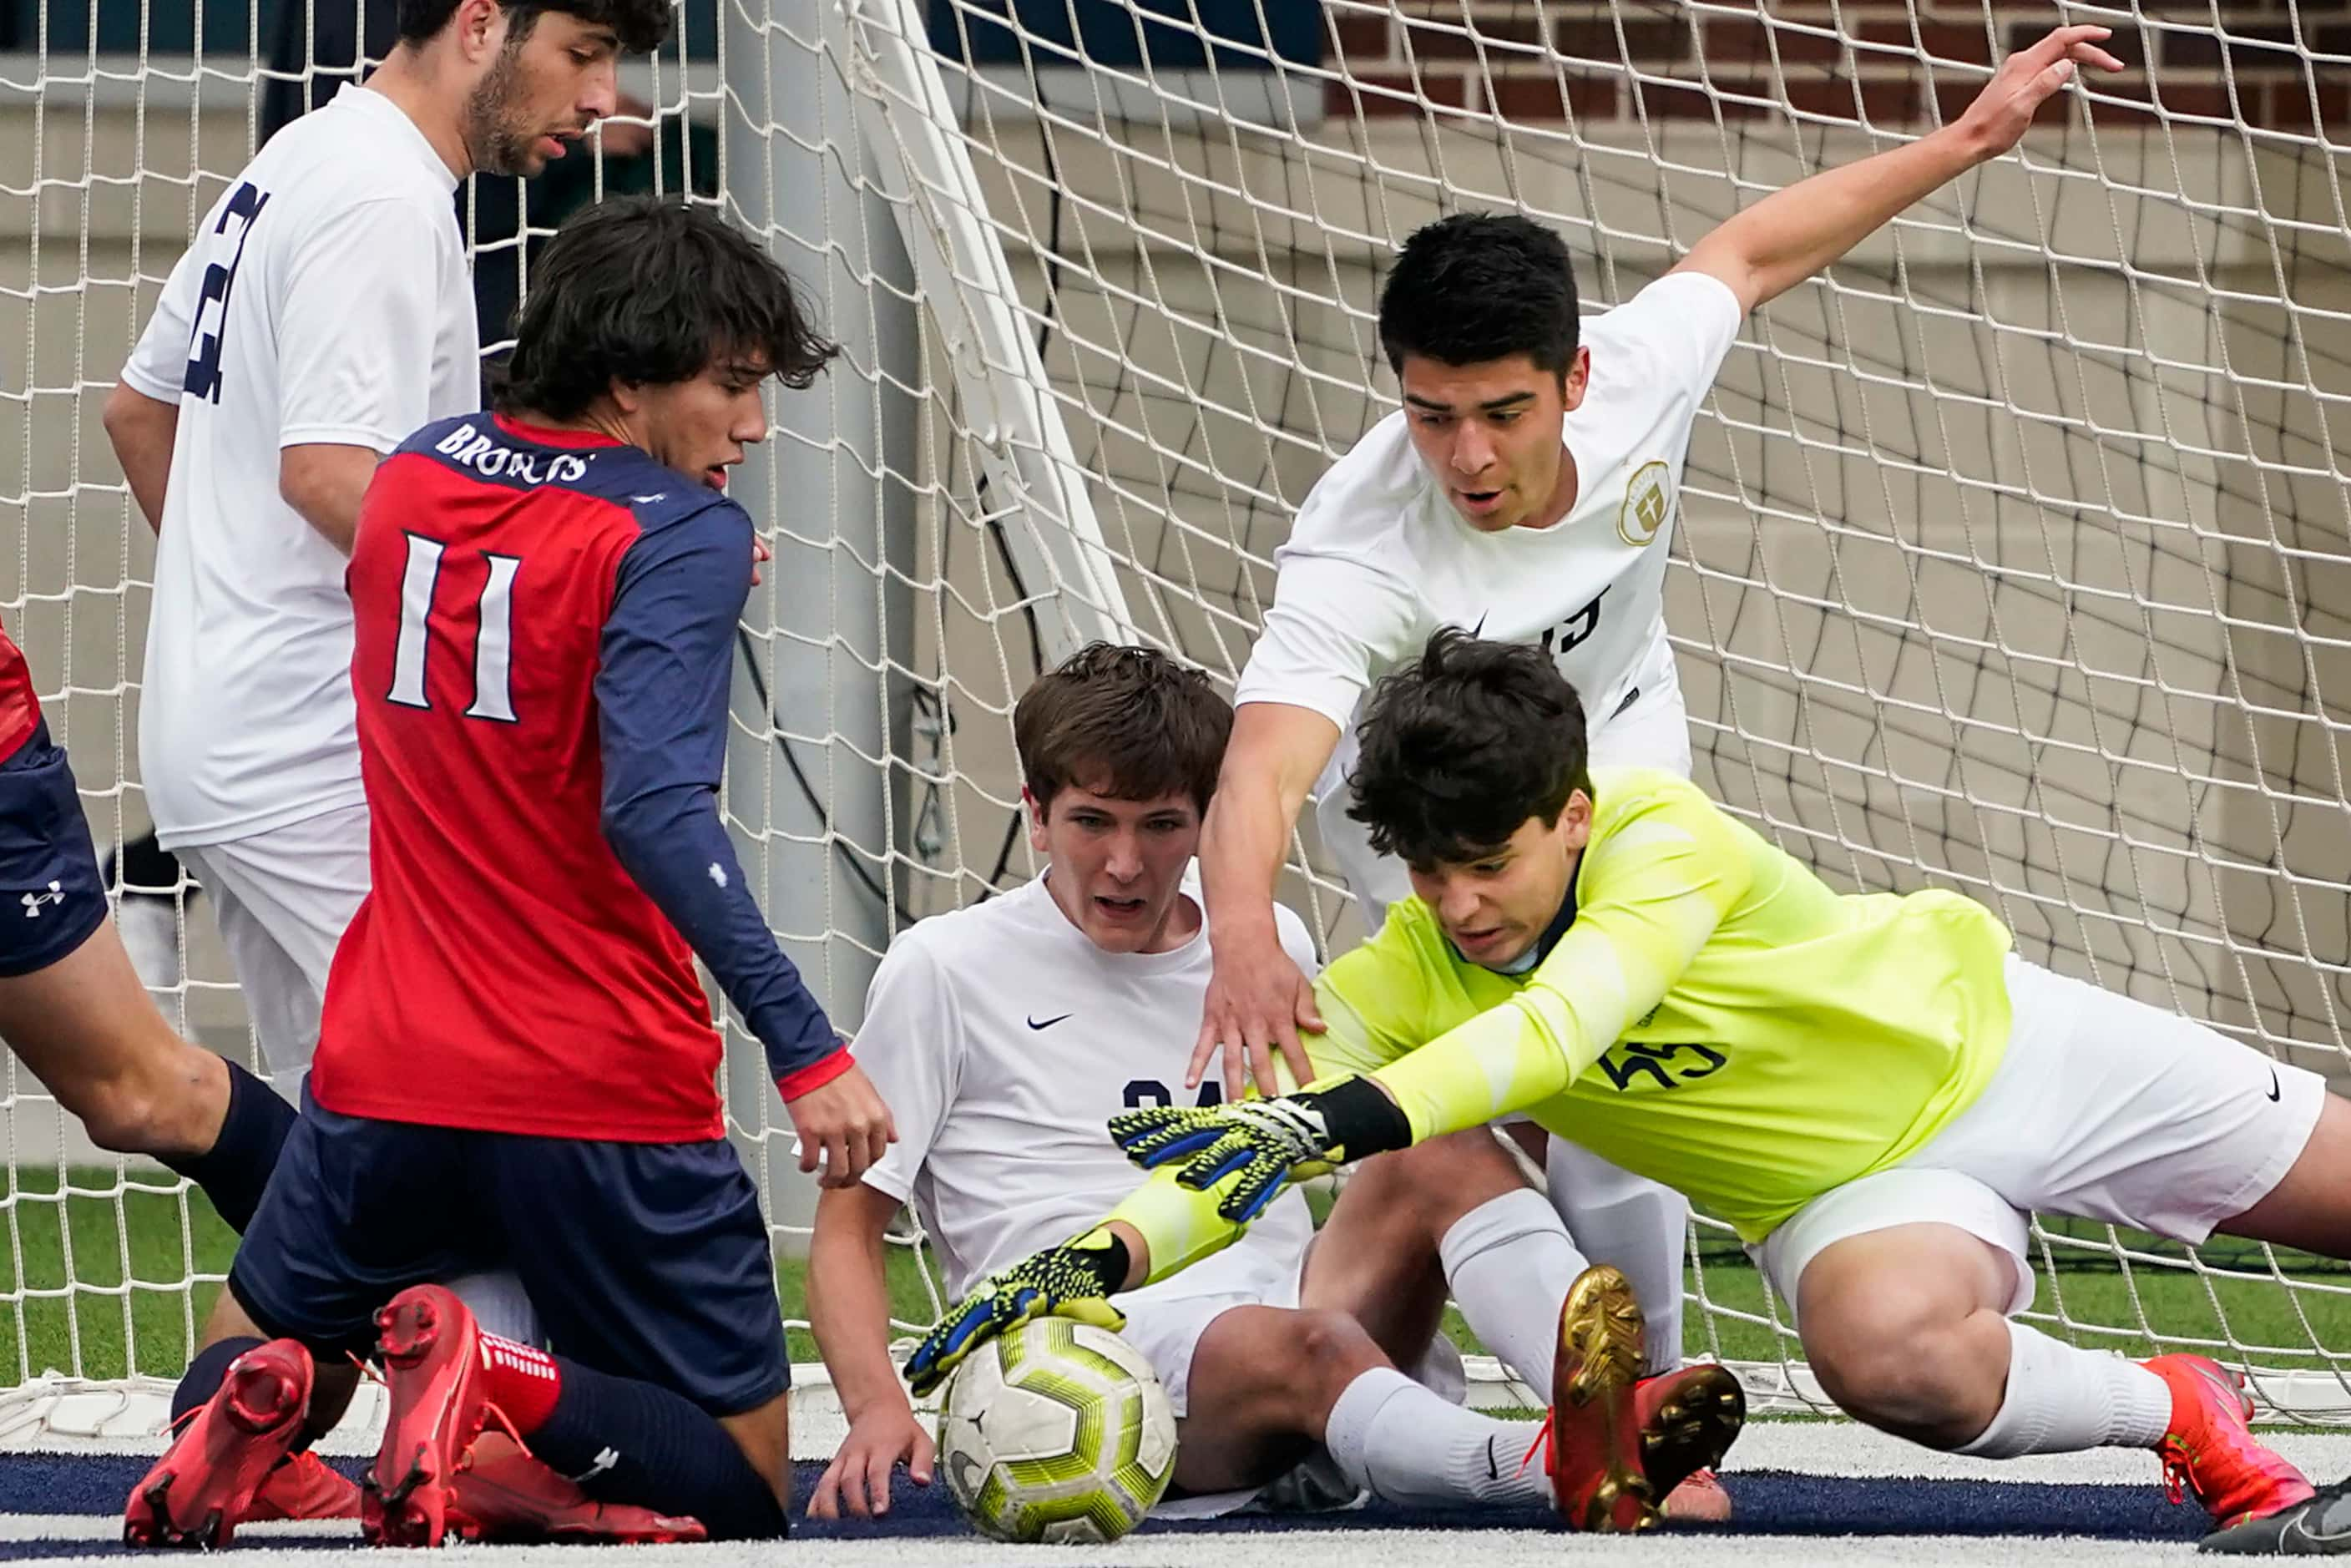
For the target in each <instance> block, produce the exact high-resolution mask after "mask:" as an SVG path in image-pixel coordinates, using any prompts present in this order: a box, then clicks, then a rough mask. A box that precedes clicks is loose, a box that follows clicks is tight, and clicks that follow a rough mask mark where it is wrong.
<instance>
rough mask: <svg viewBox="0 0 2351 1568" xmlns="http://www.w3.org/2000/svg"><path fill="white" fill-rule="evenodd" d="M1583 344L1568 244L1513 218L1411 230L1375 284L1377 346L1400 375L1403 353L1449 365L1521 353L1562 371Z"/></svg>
mask: <svg viewBox="0 0 2351 1568" xmlns="http://www.w3.org/2000/svg"><path fill="white" fill-rule="evenodd" d="M1581 340H1582V325H1581V322H1580V320H1579V319H1578V317H1577V315H1576V306H1575V272H1574V269H1573V267H1571V266H1570V265H1569V263H1568V257H1567V244H1566V242H1565V241H1563V240H1562V239H1561V238H1560V237H1559V235H1556V234H1554V233H1552V231H1551V230H1550V229H1547V228H1545V227H1543V225H1541V224H1539V223H1536V222H1534V221H1533V220H1532V219H1530V218H1522V217H1519V216H1517V215H1516V214H1485V213H1456V214H1453V215H1452V216H1451V217H1447V218H1439V219H1437V221H1436V222H1435V223H1433V224H1429V225H1426V226H1425V227H1422V228H1420V229H1418V230H1416V231H1415V232H1414V234H1413V235H1412V236H1411V237H1410V238H1409V239H1407V240H1405V242H1404V248H1403V249H1402V250H1400V251H1398V252H1397V253H1396V258H1395V267H1391V268H1390V269H1389V271H1388V277H1387V281H1386V282H1385V283H1384V284H1383V285H1382V286H1381V287H1380V348H1381V350H1382V351H1384V353H1385V354H1386V355H1387V357H1388V368H1389V369H1390V370H1392V371H1398V372H1401V371H1403V370H1404V357H1405V355H1406V354H1418V355H1421V356H1422V357H1423V358H1426V359H1431V360H1435V361H1437V362H1439V363H1440V364H1447V365H1477V364H1483V363H1485V362H1486V361H1489V360H1503V359H1508V358H1510V356H1511V355H1512V354H1524V355H1526V356H1527V357H1528V358H1530V359H1531V360H1533V361H1534V362H1535V363H1536V365H1538V366H1539V367H1541V369H1543V370H1546V371H1551V372H1552V374H1553V375H1555V376H1564V375H1566V374H1567V367H1568V366H1569V364H1571V363H1572V362H1573V361H1574V359H1575V349H1576V344H1577V343H1578V342H1580V341H1581Z"/></svg>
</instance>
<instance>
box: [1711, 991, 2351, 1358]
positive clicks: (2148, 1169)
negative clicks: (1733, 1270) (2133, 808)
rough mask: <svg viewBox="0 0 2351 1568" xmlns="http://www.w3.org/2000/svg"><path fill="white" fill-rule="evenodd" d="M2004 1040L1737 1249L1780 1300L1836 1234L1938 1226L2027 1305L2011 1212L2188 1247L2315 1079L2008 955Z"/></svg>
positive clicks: (2275, 1142)
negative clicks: (1998, 1267)
mask: <svg viewBox="0 0 2351 1568" xmlns="http://www.w3.org/2000/svg"><path fill="white" fill-rule="evenodd" d="M2008 998H2009V1005H2010V1007H2011V1009H2012V1011H2013V1015H2014V1020H2015V1021H2014V1024H2013V1027H2012V1029H2011V1032H2010V1035H2009V1042H2008V1053H2007V1055H2006V1057H2005V1058H2004V1059H2003V1060H2002V1061H2001V1064H2000V1068H1999V1071H1996V1072H1995V1073H1994V1074H1993V1075H1992V1080H1991V1082H1990V1083H1989V1084H1987V1085H1985V1087H1984V1092H1983V1094H1982V1096H1981V1097H1980V1099H1978V1100H1977V1101H1976V1103H1974V1104H1973V1105H1970V1107H1968V1109H1967V1110H1966V1111H1965V1112H1963V1113H1960V1115H1959V1120H1957V1121H1955V1122H1953V1123H1952V1124H1950V1125H1949V1126H1948V1127H1946V1128H1944V1129H1943V1130H1942V1132H1940V1133H1938V1134H1936V1135H1935V1137H1934V1138H1933V1139H1932V1140H1930V1141H1929V1142H1928V1145H1927V1146H1926V1147H1924V1148H1922V1149H1920V1150H1919V1151H1918V1152H1917V1154H1915V1155H1911V1156H1910V1157H1909V1158H1908V1159H1907V1160H1905V1161H1904V1162H1903V1163H1902V1164H1901V1165H1899V1166H1896V1167H1895V1168H1894V1169H1892V1170H1887V1171H1880V1172H1879V1173H1878V1174H1877V1175H1876V1176H1864V1177H1862V1178H1861V1179H1860V1180H1859V1181H1855V1182H1848V1183H1846V1184H1845V1185H1844V1186H1841V1187H1837V1188H1835V1189H1834V1190H1833V1191H1830V1192H1825V1193H1823V1194H1822V1195H1821V1196H1820V1197H1816V1198H1814V1199H1813V1201H1812V1202H1811V1203H1809V1204H1806V1205H1805V1206H1804V1207H1802V1208H1801V1209H1799V1210H1797V1212H1796V1213H1795V1215H1794V1216H1793V1217H1792V1218H1790V1219H1788V1220H1787V1221H1786V1222H1785V1223H1784V1224H1782V1226H1781V1227H1780V1228H1778V1229H1777V1230H1774V1231H1773V1232H1771V1235H1769V1236H1767V1237H1765V1238H1764V1239H1763V1241H1762V1243H1761V1246H1758V1247H1752V1248H1750V1249H1748V1250H1749V1251H1750V1253H1751V1254H1753V1255H1754V1257H1755V1258H1756V1260H1757V1261H1758V1262H1759V1263H1761V1266H1762V1268H1763V1270H1764V1271H1765V1272H1766V1274H1767V1275H1768V1276H1769V1277H1770V1279H1771V1286H1772V1289H1774V1290H1776V1291H1779V1292H1780V1294H1781V1296H1782V1298H1783V1299H1784V1300H1785V1301H1787V1302H1788V1303H1789V1306H1790V1309H1791V1310H1793V1308H1794V1304H1795V1302H1796V1300H1797V1296H1796V1285H1797V1282H1798V1281H1800V1280H1801V1279H1802V1277H1803V1272H1804V1267H1805V1265H1806V1264H1808V1263H1810V1262H1811V1261H1812V1260H1813V1259H1814V1258H1815V1257H1817V1256H1819V1254H1820V1253H1821V1251H1822V1249H1824V1248H1826V1247H1828V1246H1829V1245H1831V1244H1832V1243H1834V1242H1837V1241H1842V1240H1844V1239H1845V1238H1847V1237H1849V1236H1861V1235H1865V1234H1866V1233H1868V1232H1870V1231H1873V1230H1883V1229H1886V1228H1888V1227H1890V1226H1896V1225H1915V1224H1922V1223H1937V1224H1943V1225H1953V1226H1957V1227H1958V1228H1960V1229H1962V1230H1965V1231H1967V1232H1968V1233H1970V1235H1973V1236H1977V1237H1980V1238H1981V1239H1983V1240H1985V1241H1988V1242H1990V1243H1991V1245H1992V1246H1994V1247H1997V1248H1999V1249H2001V1251H2003V1252H2006V1253H2008V1254H2009V1255H2010V1256H2011V1258H2013V1259H2014V1260H2015V1261H2016V1281H2017V1283H2016V1290H2015V1292H2014V1294H2013V1296H2012V1297H2011V1300H2010V1301H2009V1305H2008V1310H2009V1311H2010V1312H2022V1311H2023V1310H2024V1309H2025V1308H2026V1307H2028V1306H2031V1305H2032V1293H2033V1273H2032V1254H2031V1252H2030V1251H2029V1249H2028V1244H2027V1240H2026V1231H2027V1225H2028V1215H2029V1211H2032V1210H2036V1209H2037V1210H2041V1211H2043V1212H2045V1213H2050V1214H2064V1215H2072V1216H2074V1217H2076V1218H2083V1219H2095V1220H2103V1221H2105V1222H2106V1223H2108V1224H2111V1225H2126V1226H2132V1227H2135V1228H2138V1229H2141V1230H2151V1231H2154V1232H2155V1233H2156V1234H2157V1235H2158V1236H2165V1237H2168V1238H2170V1239H2172V1240H2175V1241H2184V1242H2187V1243H2189V1245H2191V1246H2193V1245H2196V1244H2198V1243H2200V1242H2202V1241H2203V1240H2204V1239H2206V1238H2208V1237H2209V1236H2210V1235H2211V1234H2212V1228H2213V1227H2214V1226H2215V1225H2218V1224H2219V1223H2220V1222H2221V1221H2222V1220H2226V1219H2230V1218H2234V1217H2235V1216H2237V1215H2240V1214H2242V1213H2243V1212H2244V1211H2245V1210H2246V1209H2248V1208H2251V1207H2252V1206H2253V1205H2254V1204H2256V1203H2258V1202H2260V1201H2261V1200H2262V1198H2263V1197H2267V1196H2268V1195H2269V1193H2270V1191H2271V1190H2272V1189H2273V1188H2274V1187H2275V1186H2277V1184H2278V1183H2279V1182H2280V1181H2282V1180H2283V1179H2284V1176H2285V1174H2286V1172H2287V1171H2288V1170H2289V1169H2291V1168H2292V1167H2293V1166H2294V1161H2295V1160H2296V1159H2298V1158H2299V1157H2301V1155H2302V1151H2303V1148H2304V1145H2307V1144H2308V1143H2309V1142H2310V1134H2311V1131H2312V1129H2313V1128H2314V1127H2316V1126H2317V1124H2318V1113H2319V1110H2320V1108H2321V1107H2322V1106H2323V1105H2324V1104H2325V1100H2326V1081H2325V1079H2324V1078H2322V1077H2320V1076H2319V1075H2318V1074H2317V1073H2315V1072H2312V1071H2308V1070H2307V1069H2304V1068H2301V1067H2296V1066H2294V1065H2292V1064H2290V1063H2287V1062H2282V1061H2273V1060H2271V1059H2270V1058H2269V1057H2268V1056H2265V1055H2263V1054H2262V1052H2261V1051H2255V1050H2253V1049H2252V1047H2250V1046H2246V1045H2242V1044H2240V1043H2238V1042H2237V1041H2235V1040H2230V1039H2228V1038H2227V1037H2225V1036H2223V1035H2220V1034H2219V1033H2216V1032H2215V1031H2214V1030H2210V1029H2208V1028H2206V1027H2205V1026H2204V1025H2203V1024H2200V1023H2198V1022H2196V1021H2195V1020H2194V1019H2184V1018H2181V1017H2179V1015H2178V1014H2177V1013H2173V1012H2170V1011H2168V1010H2167V1009H2162V1008H2157V1007H2150V1006H2149V1005H2147V1003H2145V1002H2139V1001H2134V1000H2132V999H2131V998H2128V997H2122V996H2117V995H2116V994H2115V993H2114V992H2112V991H2107V990H2104V989H2101V988H2098V987H2096V986H2092V985H2088V984H2085V982H2083V981H2080V980H2074V979H2068V978H2066V977H2064V976H2063V975H2057V974H2053V973H2051V972H2050V971H2049V970H2047V969H2044V968H2043V967H2040V966H2039V965H2037V964H2028V963H2026V962H2025V961H2024V960H2022V959H2021V958H2018V957H2015V956H2012V955H2011V956H2010V958H2009V960H2008Z"/></svg>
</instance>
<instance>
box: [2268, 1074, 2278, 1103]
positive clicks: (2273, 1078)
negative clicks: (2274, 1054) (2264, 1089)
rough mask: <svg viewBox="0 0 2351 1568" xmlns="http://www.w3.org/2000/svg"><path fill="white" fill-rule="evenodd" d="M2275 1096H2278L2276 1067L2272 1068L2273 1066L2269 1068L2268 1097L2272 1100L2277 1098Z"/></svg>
mask: <svg viewBox="0 0 2351 1568" xmlns="http://www.w3.org/2000/svg"><path fill="white" fill-rule="evenodd" d="M2277 1097H2278V1077H2277V1069H2276V1068H2274V1067H2273V1068H2271V1069H2270V1098H2271V1100H2273V1101H2274V1100H2276V1099H2277Z"/></svg>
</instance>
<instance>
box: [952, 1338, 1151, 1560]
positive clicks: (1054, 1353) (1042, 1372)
mask: <svg viewBox="0 0 2351 1568" xmlns="http://www.w3.org/2000/svg"><path fill="white" fill-rule="evenodd" d="M939 1462H940V1467H941V1468H942V1469H945V1470H946V1477H947V1490H949V1491H951V1492H953V1493H954V1494H955V1500H956V1502H957V1503H958V1504H960V1505H961V1506H962V1508H963V1511H964V1512H965V1513H966V1514H967V1516H969V1518H970V1520H971V1521H972V1523H973V1524H974V1525H975V1526H977V1528H978V1530H979V1532H980V1533H981V1534H983V1535H988V1536H993V1537H994V1538H995V1539H997V1540H998V1541H1022V1542H1027V1541H1053V1542H1102V1541H1116V1540H1117V1539H1118V1538H1119V1537H1120V1536H1122V1535H1124V1534H1125V1533H1126V1532H1127V1531H1130V1530H1133V1529H1134V1527H1135V1526H1136V1525H1137V1524H1139V1523H1141V1522H1142V1521H1143V1516H1144V1514H1146V1513H1148V1512H1150V1511H1151V1507H1152V1505H1153V1504H1154V1503H1155V1502H1157V1501H1158V1500H1159V1499H1160V1497H1161V1496H1162V1495H1163V1494H1164V1493H1165V1491H1166V1490H1167V1481H1168V1478H1169V1477H1171V1476H1173V1475H1174V1474H1175V1407H1174V1406H1171V1405H1169V1404H1168V1402H1167V1391H1166V1390H1165V1388H1162V1387H1161V1386H1160V1385H1159V1379H1158V1377H1157V1375H1155V1374H1154V1373H1153V1372H1152V1370H1151V1364H1150V1363H1149V1362H1147V1361H1145V1360H1144V1358H1143V1355H1142V1353H1141V1352H1139V1351H1137V1350H1136V1349H1135V1348H1134V1346H1133V1345H1131V1344H1129V1343H1126V1341H1124V1340H1123V1339H1121V1338H1119V1337H1118V1335H1116V1334H1114V1333H1110V1332H1109V1331H1108V1330H1106V1329H1098V1328H1094V1327H1092V1325H1091V1324H1087V1323H1078V1322H1071V1321H1070V1320H1069V1319H1067V1318H1040V1319H1038V1320H1036V1321H1034V1322H1028V1323H1023V1324H1022V1325H1021V1326H1020V1327H1019V1328H1017V1329H1014V1330H1013V1331H1012V1332H1011V1333H1008V1334H1004V1335H1002V1336H1000V1337H998V1338H997V1339H994V1340H991V1341H989V1342H988V1343H987V1344H985V1345H982V1346H981V1347H980V1348H979V1349H978V1350H977V1351H975V1352H973V1353H972V1356H971V1359H970V1360H969V1361H967V1362H966V1363H965V1364H964V1365H963V1368H962V1369H961V1370H960V1371H958V1372H957V1373H956V1375H955V1380H954V1381H953V1382H952V1383H950V1384H948V1385H947V1393H946V1400H945V1401H944V1402H943V1403H942V1404H941V1406H940V1407H939Z"/></svg>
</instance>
